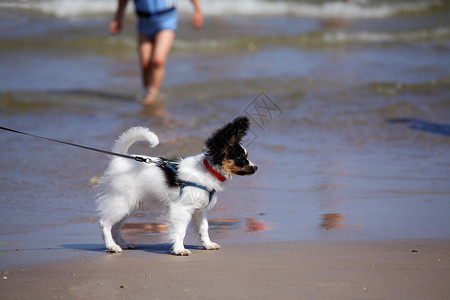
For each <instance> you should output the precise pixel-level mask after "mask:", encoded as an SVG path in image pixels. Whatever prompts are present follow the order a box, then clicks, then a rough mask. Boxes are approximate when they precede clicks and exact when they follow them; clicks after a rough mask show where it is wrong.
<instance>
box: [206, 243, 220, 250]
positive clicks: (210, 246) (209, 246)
mask: <svg viewBox="0 0 450 300" xmlns="http://www.w3.org/2000/svg"><path fill="white" fill-rule="evenodd" d="M203 248H205V249H206V250H219V249H220V245H219V244H216V243H213V242H211V243H208V244H204V245H203Z"/></svg>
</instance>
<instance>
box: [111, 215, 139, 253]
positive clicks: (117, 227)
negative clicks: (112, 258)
mask: <svg viewBox="0 0 450 300" xmlns="http://www.w3.org/2000/svg"><path fill="white" fill-rule="evenodd" d="M127 217H128V215H127V216H126V217H125V218H123V219H122V220H121V221H120V222H119V223H116V224H114V226H113V227H112V237H113V239H114V241H116V243H117V244H119V245H120V247H121V248H122V249H135V248H136V245H134V244H132V243H128V242H127V241H126V240H125V239H124V238H123V236H122V232H121V229H122V227H123V223H124V222H125V219H126V218H127Z"/></svg>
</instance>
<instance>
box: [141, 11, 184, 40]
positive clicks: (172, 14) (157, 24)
mask: <svg viewBox="0 0 450 300" xmlns="http://www.w3.org/2000/svg"><path fill="white" fill-rule="evenodd" d="M177 23H178V15H177V11H176V9H173V10H171V11H168V12H165V13H162V14H159V15H152V16H145V17H142V16H140V17H139V18H138V26H137V30H138V32H139V33H140V34H143V35H145V36H148V37H154V36H155V35H156V34H157V33H158V32H160V31H162V30H172V31H175V30H176V29H177Z"/></svg>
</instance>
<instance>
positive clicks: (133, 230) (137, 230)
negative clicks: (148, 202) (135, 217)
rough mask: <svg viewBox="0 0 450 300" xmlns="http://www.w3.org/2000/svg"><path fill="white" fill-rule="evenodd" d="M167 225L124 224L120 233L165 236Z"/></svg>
mask: <svg viewBox="0 0 450 300" xmlns="http://www.w3.org/2000/svg"><path fill="white" fill-rule="evenodd" d="M168 226H169V224H167V223H126V224H125V225H124V226H123V228H122V232H123V233H125V234H148V235H160V234H167V228H168Z"/></svg>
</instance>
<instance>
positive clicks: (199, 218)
mask: <svg viewBox="0 0 450 300" xmlns="http://www.w3.org/2000/svg"><path fill="white" fill-rule="evenodd" d="M249 126H250V121H249V119H248V118H247V117H238V118H236V119H234V120H233V121H232V122H231V123H228V124H226V125H225V126H223V127H222V128H221V129H219V130H217V131H215V132H214V133H213V134H212V136H211V137H209V138H208V139H207V140H206V141H205V146H206V148H205V149H204V151H203V152H202V153H200V154H197V155H195V156H189V157H186V158H180V159H178V160H175V161H171V160H167V159H165V158H160V157H148V158H149V159H150V160H151V163H148V164H146V163H142V162H136V161H133V160H129V159H126V158H121V157H114V158H113V159H112V160H111V162H110V165H109V167H108V169H107V170H106V172H105V174H104V176H103V177H102V179H101V182H100V187H101V188H102V189H103V191H102V192H101V193H100V195H99V196H98V198H97V208H98V212H99V215H100V227H101V231H102V235H103V239H104V240H105V244H106V248H107V249H108V250H109V251H110V252H122V249H132V248H135V246H134V245H133V244H131V243H128V242H127V241H125V239H124V238H123V237H122V234H121V228H122V226H123V223H124V221H125V219H126V218H127V217H128V216H129V215H130V214H131V212H132V211H133V210H134V209H135V208H136V207H138V205H139V204H140V203H142V202H144V201H154V202H158V203H161V204H162V205H165V206H167V207H168V219H169V237H170V239H171V241H172V243H173V247H172V250H171V253H172V254H175V255H190V254H191V252H190V251H189V250H187V249H185V248H184V244H183V240H184V237H185V234H186V229H187V226H188V224H189V222H190V221H191V219H193V221H194V224H195V227H196V229H197V231H198V233H199V234H200V240H201V243H202V245H203V247H204V248H205V249H208V250H215V249H219V248H220V246H219V245H218V244H216V243H213V242H212V241H211V240H210V238H209V234H208V221H207V219H206V209H208V208H211V207H213V206H214V204H215V203H216V201H217V196H216V194H215V191H221V190H222V189H223V187H222V185H223V182H224V181H225V180H227V179H230V178H231V177H232V176H233V175H251V174H254V173H255V172H256V170H257V169H258V167H257V166H256V165H254V164H253V163H251V162H250V161H249V160H248V159H247V150H246V149H245V148H244V147H243V146H242V145H240V142H241V139H242V138H243V137H244V136H245V134H246V132H247V130H248V128H249ZM136 141H146V142H148V143H149V144H150V147H155V146H156V145H158V143H159V140H158V137H157V136H156V135H155V134H154V133H153V132H151V131H150V130H148V129H147V128H144V127H133V128H130V129H129V130H127V131H126V132H124V133H123V134H122V135H121V136H120V137H119V139H118V140H117V141H116V143H115V145H114V147H113V151H114V152H117V153H121V154H128V148H129V147H130V146H131V145H132V144H133V143H135V142H136ZM150 160H149V161H150Z"/></svg>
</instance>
